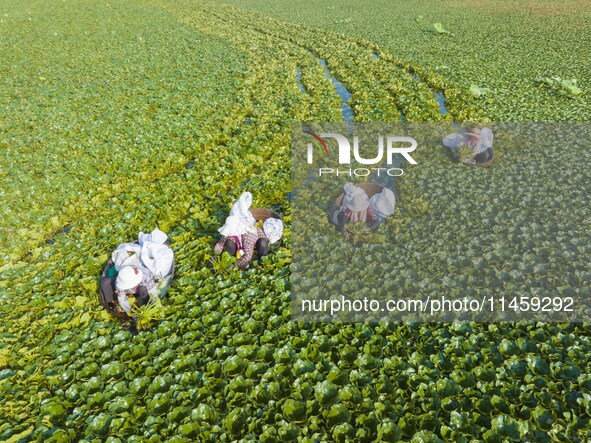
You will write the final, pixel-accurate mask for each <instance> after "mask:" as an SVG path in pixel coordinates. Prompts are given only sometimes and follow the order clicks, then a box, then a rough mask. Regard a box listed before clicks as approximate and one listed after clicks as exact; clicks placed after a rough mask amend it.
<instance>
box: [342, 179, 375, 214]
mask: <svg viewBox="0 0 591 443" xmlns="http://www.w3.org/2000/svg"><path fill="white" fill-rule="evenodd" d="M343 190H344V191H345V195H344V196H343V204H342V209H344V210H345V211H346V210H349V211H351V222H353V223H354V222H357V221H363V222H364V221H365V219H366V211H367V208H368V207H369V197H368V196H367V194H366V193H365V191H364V190H363V189H361V188H360V187H359V186H355V185H353V184H352V183H346V184H345V186H343Z"/></svg>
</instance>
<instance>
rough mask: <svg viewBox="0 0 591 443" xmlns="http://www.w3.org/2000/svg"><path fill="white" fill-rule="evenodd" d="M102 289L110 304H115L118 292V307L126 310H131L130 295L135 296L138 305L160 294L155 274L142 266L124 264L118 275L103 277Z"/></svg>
mask: <svg viewBox="0 0 591 443" xmlns="http://www.w3.org/2000/svg"><path fill="white" fill-rule="evenodd" d="M100 284H101V290H102V292H103V294H104V295H105V298H106V300H107V302H108V303H109V304H112V305H113V306H115V307H116V305H115V300H114V294H115V293H116V294H117V302H118V307H119V308H120V309H122V310H123V311H124V312H127V313H129V312H131V309H132V307H131V305H130V303H129V297H130V296H131V297H134V298H135V300H136V303H137V305H138V306H142V305H144V304H146V303H148V302H149V301H150V300H152V301H153V300H154V299H155V298H156V297H157V296H158V291H157V289H156V282H155V281H154V275H153V274H152V273H151V272H150V271H149V270H148V269H147V268H144V267H141V266H123V267H122V268H121V269H120V270H119V272H118V274H117V277H114V278H109V277H104V278H102V279H101V283H100Z"/></svg>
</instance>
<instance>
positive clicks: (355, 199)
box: [332, 183, 396, 231]
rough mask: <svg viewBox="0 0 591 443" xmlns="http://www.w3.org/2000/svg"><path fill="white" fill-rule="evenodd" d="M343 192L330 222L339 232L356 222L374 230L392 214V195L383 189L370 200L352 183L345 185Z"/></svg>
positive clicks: (389, 191) (394, 201)
mask: <svg viewBox="0 0 591 443" xmlns="http://www.w3.org/2000/svg"><path fill="white" fill-rule="evenodd" d="M343 191H344V196H343V203H342V204H341V207H340V208H339V210H338V211H336V212H335V213H334V214H333V217H332V222H333V223H334V224H335V225H337V228H338V230H339V231H343V230H344V229H345V225H346V224H347V223H355V222H358V221H361V222H365V223H367V224H368V225H369V227H370V228H371V229H376V228H377V227H378V226H379V225H380V224H381V223H383V222H384V221H385V220H386V217H389V216H390V215H392V214H393V213H394V205H395V203H396V199H395V197H394V193H393V192H392V191H391V190H389V189H387V188H383V189H382V191H381V192H378V193H377V194H375V195H373V196H372V197H371V198H369V197H368V196H367V193H366V192H365V191H364V190H363V189H362V188H360V187H359V186H355V185H353V184H352V183H346V184H345V186H344V187H343Z"/></svg>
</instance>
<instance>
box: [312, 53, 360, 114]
mask: <svg viewBox="0 0 591 443" xmlns="http://www.w3.org/2000/svg"><path fill="white" fill-rule="evenodd" d="M318 61H319V62H320V64H321V65H322V67H323V68H324V75H326V78H329V79H330V80H331V81H332V82H333V84H334V85H335V89H336V91H337V94H339V97H341V100H342V103H341V106H340V107H341V112H342V114H343V121H344V122H345V123H352V122H353V120H354V119H355V114H354V113H353V109H352V108H351V106H349V104H348V102H349V99H350V98H351V97H353V94H351V93H350V92H349V90H348V89H347V88H346V87H345V85H343V84H342V83H341V82H340V81H339V80H338V79H337V78H335V77H334V76H333V75H331V74H330V72H329V70H328V66H327V65H326V61H325V60H324V59H322V58H318Z"/></svg>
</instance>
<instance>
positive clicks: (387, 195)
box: [369, 188, 396, 218]
mask: <svg viewBox="0 0 591 443" xmlns="http://www.w3.org/2000/svg"><path fill="white" fill-rule="evenodd" d="M369 204H370V206H371V209H372V210H373V212H374V213H375V215H377V216H378V217H380V218H386V217H389V216H390V215H392V214H394V206H395V205H396V197H395V196H394V193H393V192H392V191H391V190H389V189H388V188H384V189H382V192H378V193H377V194H375V195H374V196H372V197H371V198H370V199H369Z"/></svg>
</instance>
